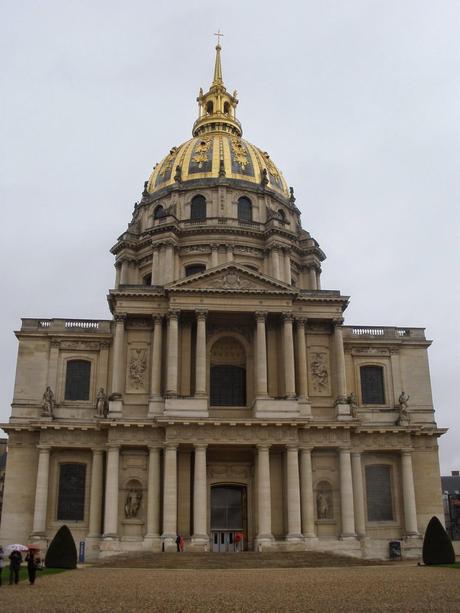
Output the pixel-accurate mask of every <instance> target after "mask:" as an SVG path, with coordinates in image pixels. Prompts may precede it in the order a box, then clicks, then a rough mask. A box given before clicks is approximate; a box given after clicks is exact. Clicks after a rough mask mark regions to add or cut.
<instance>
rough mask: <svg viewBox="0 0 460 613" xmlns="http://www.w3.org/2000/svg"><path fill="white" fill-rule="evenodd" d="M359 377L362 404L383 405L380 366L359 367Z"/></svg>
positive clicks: (381, 369)
mask: <svg viewBox="0 0 460 613" xmlns="http://www.w3.org/2000/svg"><path fill="white" fill-rule="evenodd" d="M360 375H361V396H362V400H363V404H385V390H384V385H383V368H382V367H381V366H361V368H360Z"/></svg>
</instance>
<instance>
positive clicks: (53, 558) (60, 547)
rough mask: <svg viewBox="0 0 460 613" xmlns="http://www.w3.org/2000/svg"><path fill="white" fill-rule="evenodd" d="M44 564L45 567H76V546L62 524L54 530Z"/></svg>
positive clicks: (68, 531)
mask: <svg viewBox="0 0 460 613" xmlns="http://www.w3.org/2000/svg"><path fill="white" fill-rule="evenodd" d="M45 565H46V567H47V568H76V567H77V548H76V547H75V541H74V540H73V536H72V533H71V532H70V530H69V528H68V527H67V526H62V527H61V528H59V530H58V531H57V532H56V535H55V537H54V539H53V540H52V541H51V543H50V546H49V547H48V551H47V552H46V557H45Z"/></svg>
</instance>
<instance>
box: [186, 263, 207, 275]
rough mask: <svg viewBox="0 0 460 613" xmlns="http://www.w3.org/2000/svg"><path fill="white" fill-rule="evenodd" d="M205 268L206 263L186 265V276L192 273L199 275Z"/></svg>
mask: <svg viewBox="0 0 460 613" xmlns="http://www.w3.org/2000/svg"><path fill="white" fill-rule="evenodd" d="M205 270H206V266H205V265H204V264H190V265H189V266H186V267H185V276H186V277H190V276H191V275H197V274H198V273H200V272H204V271H205Z"/></svg>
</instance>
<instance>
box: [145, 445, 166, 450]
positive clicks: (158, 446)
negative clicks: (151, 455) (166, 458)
mask: <svg viewBox="0 0 460 613" xmlns="http://www.w3.org/2000/svg"><path fill="white" fill-rule="evenodd" d="M147 448H148V450H149V451H161V450H162V449H163V445H162V444H161V443H152V444H150V445H147Z"/></svg>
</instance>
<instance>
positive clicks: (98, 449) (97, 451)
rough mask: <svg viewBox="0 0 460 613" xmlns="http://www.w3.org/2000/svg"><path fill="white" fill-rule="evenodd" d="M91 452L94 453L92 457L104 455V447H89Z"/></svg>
mask: <svg viewBox="0 0 460 613" xmlns="http://www.w3.org/2000/svg"><path fill="white" fill-rule="evenodd" d="M91 451H92V452H93V453H94V455H96V454H101V453H104V451H105V447H91Z"/></svg>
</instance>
